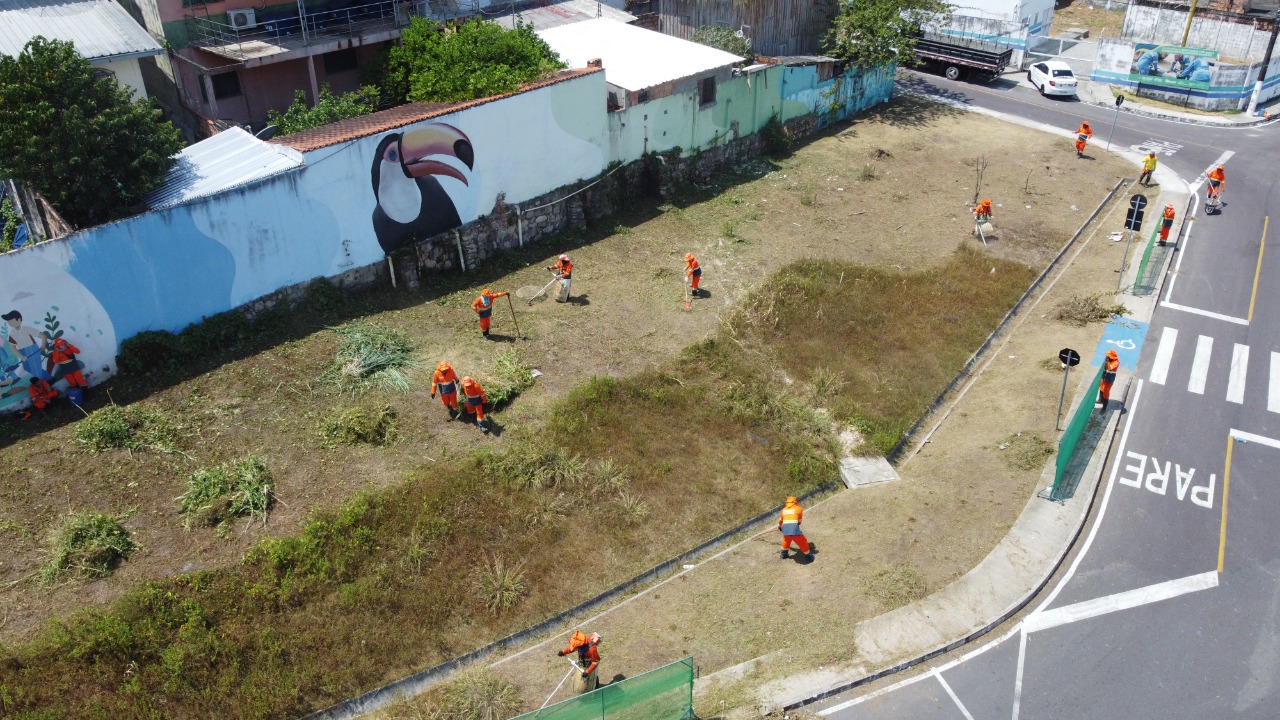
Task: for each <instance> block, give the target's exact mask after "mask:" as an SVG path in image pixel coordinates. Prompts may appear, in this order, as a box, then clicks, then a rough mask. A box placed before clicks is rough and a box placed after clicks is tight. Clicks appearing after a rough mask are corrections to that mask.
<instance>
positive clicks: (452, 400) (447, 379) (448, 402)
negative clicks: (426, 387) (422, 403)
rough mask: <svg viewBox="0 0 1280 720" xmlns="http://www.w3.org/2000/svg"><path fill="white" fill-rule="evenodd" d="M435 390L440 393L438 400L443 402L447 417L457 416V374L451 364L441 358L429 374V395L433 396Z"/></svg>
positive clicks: (451, 418)
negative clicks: (433, 370) (434, 369)
mask: <svg viewBox="0 0 1280 720" xmlns="http://www.w3.org/2000/svg"><path fill="white" fill-rule="evenodd" d="M437 392H438V393H440V402H442V403H444V409H445V410H446V411H448V413H449V419H450V420H453V419H454V418H456V417H458V374H457V373H455V372H454V371H453V366H452V365H450V364H449V363H447V362H445V361H443V360H441V361H440V364H439V365H436V371H435V372H434V373H432V374H431V397H433V398H434V397H435V396H436V393H437Z"/></svg>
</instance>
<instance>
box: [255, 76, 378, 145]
mask: <svg viewBox="0 0 1280 720" xmlns="http://www.w3.org/2000/svg"><path fill="white" fill-rule="evenodd" d="M377 109H378V88H376V87H370V86H368V85H366V86H363V87H361V88H360V89H359V90H354V91H352V92H349V93H343V94H342V95H334V94H333V93H332V92H330V90H329V86H328V85H326V86H324V87H321V88H320V99H319V102H317V103H316V104H315V107H312V106H311V103H309V102H307V94H306V92H304V91H302V90H296V91H294V93H293V103H292V104H291V105H289V107H287V108H285V111H284V112H277V111H275V110H268V111H267V122H269V123H270V124H272V125H275V126H276V128H277V132H279V133H280V134H281V135H288V134H289V133H296V132H302V131H303V130H310V129H311V128H313V127H320V126H321V125H328V124H329V123H335V122H338V121H339V120H346V119H347V118H353V117H359V116H361V115H367V114H369V113H371V112H373V111H374V110H377Z"/></svg>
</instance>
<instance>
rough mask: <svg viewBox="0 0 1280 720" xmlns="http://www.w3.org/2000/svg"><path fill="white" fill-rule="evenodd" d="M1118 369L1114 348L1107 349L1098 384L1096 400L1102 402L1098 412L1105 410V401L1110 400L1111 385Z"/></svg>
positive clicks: (1117, 359)
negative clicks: (1100, 379)
mask: <svg viewBox="0 0 1280 720" xmlns="http://www.w3.org/2000/svg"><path fill="white" fill-rule="evenodd" d="M1119 369H1120V356H1119V355H1118V354H1117V353H1116V351H1115V350H1108V351H1107V359H1106V361H1105V362H1104V364H1103V368H1102V382H1101V383H1100V384H1099V385H1098V402H1100V403H1102V407H1100V408H1098V414H1099V415H1101V414H1102V413H1104V412H1106V411H1107V402H1108V401H1110V400H1111V386H1112V384H1114V383H1115V381H1116V371H1118V370H1119Z"/></svg>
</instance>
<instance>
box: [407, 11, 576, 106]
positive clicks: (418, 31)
mask: <svg viewBox="0 0 1280 720" xmlns="http://www.w3.org/2000/svg"><path fill="white" fill-rule="evenodd" d="M563 67H565V64H564V63H563V62H561V61H560V56H559V55H557V54H556V52H555V51H554V50H552V49H551V47H550V46H549V45H547V43H546V42H545V41H543V39H542V38H540V37H538V35H537V33H535V32H534V31H533V26H532V25H529V24H526V23H518V24H517V25H516V28H515V29H514V30H508V29H507V28H504V27H502V26H501V25H498V24H496V23H491V22H487V21H485V20H479V19H476V20H471V21H467V22H463V23H461V24H460V25H458V26H456V27H446V26H444V25H441V24H440V23H437V22H434V21H431V20H426V19H423V18H419V17H415V18H413V20H412V22H410V24H409V27H408V28H406V29H405V31H404V33H403V34H402V35H401V37H400V45H399V46H397V47H394V48H392V49H391V56H390V59H389V61H388V67H387V75H386V77H385V79H384V80H383V92H384V93H385V95H386V97H387V98H388V99H392V100H396V101H399V100H407V101H409V102H459V101H462V100H473V99H476V98H482V97H489V96H491V95H500V94H502V93H509V92H515V91H516V90H518V89H519V88H520V86H521V85H524V84H525V83H528V82H532V81H534V80H537V79H539V78H543V77H546V76H548V75H550V74H552V73H554V72H555V71H556V70H559V69H561V68H563Z"/></svg>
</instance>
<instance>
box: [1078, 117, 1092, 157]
mask: <svg viewBox="0 0 1280 720" xmlns="http://www.w3.org/2000/svg"><path fill="white" fill-rule="evenodd" d="M1091 137H1093V128H1091V127H1089V121H1088V120H1085V121H1084V122H1082V123H1080V127H1078V128H1076V157H1078V158H1082V157H1084V146H1085V145H1086V144H1088V142H1089V138H1091Z"/></svg>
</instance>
